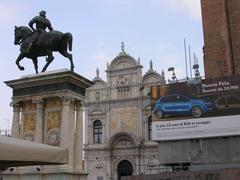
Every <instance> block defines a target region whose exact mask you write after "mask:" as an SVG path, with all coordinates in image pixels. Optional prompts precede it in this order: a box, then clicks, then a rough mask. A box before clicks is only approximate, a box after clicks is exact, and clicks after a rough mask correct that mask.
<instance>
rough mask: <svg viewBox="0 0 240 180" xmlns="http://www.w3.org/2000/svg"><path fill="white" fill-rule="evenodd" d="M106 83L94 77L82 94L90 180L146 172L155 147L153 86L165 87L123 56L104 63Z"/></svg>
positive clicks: (153, 74) (159, 77)
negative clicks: (152, 138) (84, 105)
mask: <svg viewBox="0 0 240 180" xmlns="http://www.w3.org/2000/svg"><path fill="white" fill-rule="evenodd" d="M106 73H107V82H105V81H104V80H102V79H101V78H100V77H99V71H98V69H97V75H96V77H95V78H94V79H93V82H94V85H93V86H91V87H90V88H88V89H87V91H86V116H85V119H86V121H85V122H86V123H85V132H86V133H85V138H86V142H85V148H84V150H85V164H86V166H87V167H86V168H87V172H88V173H89V176H88V177H89V179H91V180H96V179H97V180H107V179H114V180H115V179H118V178H119V177H121V176H125V175H139V174H150V173H156V172H154V169H153V167H154V165H157V164H159V162H158V160H157V159H156V156H157V153H158V143H155V142H152V141H151V107H150V98H148V92H149V88H150V85H152V84H164V83H165V77H164V72H162V73H161V74H159V73H157V72H156V71H154V70H153V65H152V62H150V69H149V70H148V71H147V72H146V73H145V74H144V75H142V66H141V64H140V59H138V60H135V59H134V58H133V57H131V56H130V55H128V54H127V53H126V52H125V50H124V47H123V46H122V52H120V53H119V55H118V56H116V57H115V58H114V59H113V60H112V62H111V63H110V64H107V70H106Z"/></svg>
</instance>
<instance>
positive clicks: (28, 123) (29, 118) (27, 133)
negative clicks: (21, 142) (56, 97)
mask: <svg viewBox="0 0 240 180" xmlns="http://www.w3.org/2000/svg"><path fill="white" fill-rule="evenodd" d="M35 122H36V114H35V113H24V116H23V136H24V139H29V138H32V140H33V138H34V135H33V134H34V133H33V132H34V131H35Z"/></svg>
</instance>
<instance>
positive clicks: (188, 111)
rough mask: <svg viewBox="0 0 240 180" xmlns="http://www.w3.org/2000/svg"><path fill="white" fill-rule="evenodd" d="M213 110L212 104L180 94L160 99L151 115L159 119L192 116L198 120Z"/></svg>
mask: <svg viewBox="0 0 240 180" xmlns="http://www.w3.org/2000/svg"><path fill="white" fill-rule="evenodd" d="M214 109H215V105H214V103H213V102H207V101H205V100H203V99H192V98H189V97H187V96H184V95H181V94H172V95H168V96H163V97H160V98H159V99H158V100H157V102H156V104H155V107H154V109H153V113H154V114H155V116H156V117H157V118H159V119H161V118H163V117H164V116H165V115H192V116H193V117H194V118H198V117H201V116H202V115H203V114H204V113H206V112H210V111H213V110H214Z"/></svg>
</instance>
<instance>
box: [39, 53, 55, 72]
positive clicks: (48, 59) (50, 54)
mask: <svg viewBox="0 0 240 180" xmlns="http://www.w3.org/2000/svg"><path fill="white" fill-rule="evenodd" d="M47 53H48V57H47V59H46V61H47V63H46V64H45V66H44V67H43V69H42V72H45V71H46V70H47V67H48V66H49V64H51V63H52V61H53V60H54V57H53V55H52V51H50V50H47Z"/></svg>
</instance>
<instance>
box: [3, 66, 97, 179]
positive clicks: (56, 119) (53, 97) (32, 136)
mask: <svg viewBox="0 0 240 180" xmlns="http://www.w3.org/2000/svg"><path fill="white" fill-rule="evenodd" d="M5 83H6V84H7V85H8V86H9V87H11V88H12V89H13V97H12V103H11V104H12V107H13V112H14V114H13V124H12V135H13V136H14V137H16V138H21V139H26V140H30V141H35V142H38V143H44V144H49V145H52V146H60V147H65V148H67V149H68V164H66V165H59V166H40V174H41V173H43V174H42V177H43V178H44V176H46V177H47V175H48V174H51V176H53V175H54V174H55V175H56V178H55V179H58V178H59V177H60V174H64V173H67V174H68V177H69V179H71V178H73V177H74V178H76V177H78V176H79V177H81V179H82V178H83V179H84V178H85V177H86V174H85V173H84V169H83V166H82V164H83V162H82V154H83V152H82V150H83V104H84V102H85V89H86V88H88V87H89V86H91V85H92V82H91V81H89V80H88V79H86V78H84V77H82V76H80V75H78V74H76V73H74V72H72V71H69V70H60V71H52V72H46V73H40V74H34V75H29V76H24V77H22V78H20V79H16V80H11V81H6V82H5ZM38 170H39V169H38ZM35 173H36V175H33V174H35ZM19 174H21V176H19ZM30 174H31V176H32V177H33V178H32V179H39V171H37V170H36V167H35V166H33V167H25V168H18V169H16V168H15V170H13V171H11V172H10V171H6V172H5V175H6V178H10V179H11V178H15V179H18V178H17V177H19V178H22V179H24V178H25V177H28V176H29V175H30ZM52 178H53V179H54V177H52ZM67 179H68V178H67Z"/></svg>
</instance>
